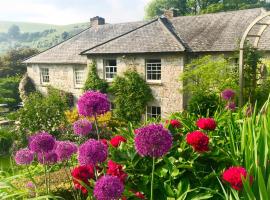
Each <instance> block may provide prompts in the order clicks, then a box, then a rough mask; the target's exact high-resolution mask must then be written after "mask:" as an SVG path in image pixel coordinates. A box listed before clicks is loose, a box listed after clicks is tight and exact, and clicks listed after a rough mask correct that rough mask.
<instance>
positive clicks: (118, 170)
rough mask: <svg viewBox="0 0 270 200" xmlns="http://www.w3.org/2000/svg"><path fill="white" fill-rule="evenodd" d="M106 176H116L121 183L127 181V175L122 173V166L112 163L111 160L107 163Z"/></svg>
mask: <svg viewBox="0 0 270 200" xmlns="http://www.w3.org/2000/svg"><path fill="white" fill-rule="evenodd" d="M107 174H109V175H112V176H117V177H118V178H119V179H120V180H121V181H122V182H123V183H124V182H125V180H126V179H127V176H128V175H127V174H126V173H125V172H124V171H123V166H122V165H119V164H118V163H116V162H113V161H112V160H109V161H108V169H107Z"/></svg>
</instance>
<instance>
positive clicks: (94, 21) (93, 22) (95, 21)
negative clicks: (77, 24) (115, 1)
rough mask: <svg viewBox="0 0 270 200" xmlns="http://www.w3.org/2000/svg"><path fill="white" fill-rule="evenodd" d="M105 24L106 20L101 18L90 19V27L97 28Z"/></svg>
mask: <svg viewBox="0 0 270 200" xmlns="http://www.w3.org/2000/svg"><path fill="white" fill-rule="evenodd" d="M104 24H105V19H104V18H102V17H99V16H96V17H93V18H90V25H91V27H97V26H99V25H104Z"/></svg>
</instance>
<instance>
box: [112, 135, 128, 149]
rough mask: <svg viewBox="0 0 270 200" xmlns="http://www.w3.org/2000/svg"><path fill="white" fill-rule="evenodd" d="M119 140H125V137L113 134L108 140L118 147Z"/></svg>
mask: <svg viewBox="0 0 270 200" xmlns="http://www.w3.org/2000/svg"><path fill="white" fill-rule="evenodd" d="M121 142H127V139H126V138H125V137H123V136H121V135H117V136H114V137H113V138H112V139H111V141H110V143H111V145H112V146H113V147H119V146H120V144H121Z"/></svg>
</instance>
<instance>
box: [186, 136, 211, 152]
mask: <svg viewBox="0 0 270 200" xmlns="http://www.w3.org/2000/svg"><path fill="white" fill-rule="evenodd" d="M186 141H187V143H188V144H189V145H191V146H192V147H193V149H194V150H195V151H197V152H199V153H203V152H205V151H208V150H209V147H208V144H209V138H208V136H207V135H205V134H204V133H203V132H201V131H194V132H191V133H189V134H187V137H186Z"/></svg>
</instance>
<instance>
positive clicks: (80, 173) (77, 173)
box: [71, 165, 95, 194]
mask: <svg viewBox="0 0 270 200" xmlns="http://www.w3.org/2000/svg"><path fill="white" fill-rule="evenodd" d="M71 176H72V177H73V183H74V186H75V188H76V189H79V190H81V191H82V193H83V194H86V193H87V192H88V191H87V189H86V188H85V187H84V186H82V185H81V184H80V182H79V181H82V182H84V183H85V184H86V185H90V182H89V180H90V179H93V178H94V177H95V173H94V168H93V167H92V166H90V165H86V166H78V167H75V168H74V169H73V170H72V172H71Z"/></svg>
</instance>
